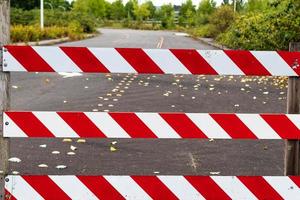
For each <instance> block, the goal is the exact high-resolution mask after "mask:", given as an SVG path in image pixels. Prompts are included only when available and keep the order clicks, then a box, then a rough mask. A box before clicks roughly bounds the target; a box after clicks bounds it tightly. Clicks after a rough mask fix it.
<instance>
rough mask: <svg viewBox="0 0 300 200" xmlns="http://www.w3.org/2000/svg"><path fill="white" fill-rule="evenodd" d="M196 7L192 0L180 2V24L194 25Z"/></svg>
mask: <svg viewBox="0 0 300 200" xmlns="http://www.w3.org/2000/svg"><path fill="white" fill-rule="evenodd" d="M195 14H196V8H195V6H194V5H193V1H192V0H186V2H184V3H182V5H181V8H180V11H179V24H180V25H181V26H195V24H196V23H195Z"/></svg>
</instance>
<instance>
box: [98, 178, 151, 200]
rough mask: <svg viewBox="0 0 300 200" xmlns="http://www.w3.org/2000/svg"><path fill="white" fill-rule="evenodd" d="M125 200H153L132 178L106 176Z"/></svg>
mask: <svg viewBox="0 0 300 200" xmlns="http://www.w3.org/2000/svg"><path fill="white" fill-rule="evenodd" d="M104 178H105V179H106V180H107V181H108V182H109V183H110V184H111V185H112V186H113V187H114V188H115V189H116V190H117V191H118V192H119V193H120V194H121V195H122V196H123V197H124V198H125V199H143V200H146V199H152V198H151V197H150V196H149V195H148V194H147V193H146V192H145V191H144V190H143V189H142V188H141V187H140V186H139V185H138V184H137V183H136V182H135V181H134V180H133V179H132V178H131V177H130V176H104Z"/></svg>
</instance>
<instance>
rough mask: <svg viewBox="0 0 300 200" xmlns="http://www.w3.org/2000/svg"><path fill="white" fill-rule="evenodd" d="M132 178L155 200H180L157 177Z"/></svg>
mask: <svg viewBox="0 0 300 200" xmlns="http://www.w3.org/2000/svg"><path fill="white" fill-rule="evenodd" d="M131 178H132V179H133V180H134V181H135V182H136V183H137V184H138V185H139V186H140V187H141V188H143V190H144V191H145V192H146V193H147V194H148V195H149V196H150V197H151V198H152V199H154V200H160V199H163V200H173V199H178V198H177V197H176V196H175V195H174V194H173V193H172V191H171V190H170V189H169V188H168V187H167V186H166V185H165V184H163V182H161V180H159V178H157V177H156V176H131Z"/></svg>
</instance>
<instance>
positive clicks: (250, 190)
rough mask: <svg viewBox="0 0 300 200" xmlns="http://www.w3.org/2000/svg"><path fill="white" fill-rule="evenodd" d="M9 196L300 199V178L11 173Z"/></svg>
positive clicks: (47, 199) (36, 199)
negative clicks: (21, 174) (20, 174)
mask: <svg viewBox="0 0 300 200" xmlns="http://www.w3.org/2000/svg"><path fill="white" fill-rule="evenodd" d="M7 178H8V181H7V182H6V183H5V189H6V197H10V198H7V199H17V200H29V199H34V200H42V199H45V200H52V199H59V200H64V199H74V200H80V199H82V200H86V199H90V200H92V199H104V200H106V199H107V200H111V199H113V200H118V199H127V200H130V199H141V200H146V199H164V200H171V199H184V200H197V199H200V200H203V199H208V200H221V199H222V200H226V199H236V200H239V199H243V200H256V199H270V200H279V199H285V200H297V199H299V198H300V188H299V187H300V177H270V176H264V177H262V176H255V177H245V176H233V177H231V176H230V177H229V176H228V177H226V176H223V177H222V176H211V177H208V176H8V177H7Z"/></svg>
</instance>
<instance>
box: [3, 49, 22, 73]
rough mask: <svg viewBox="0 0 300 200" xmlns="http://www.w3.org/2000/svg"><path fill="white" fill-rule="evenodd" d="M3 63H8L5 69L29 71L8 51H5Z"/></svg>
mask: <svg viewBox="0 0 300 200" xmlns="http://www.w3.org/2000/svg"><path fill="white" fill-rule="evenodd" d="M3 63H6V64H7V66H6V67H4V66H3V71H11V72H13V71H27V70H26V69H25V68H24V67H23V65H21V63H19V61H17V59H15V58H14V57H13V56H12V55H11V54H10V53H9V52H8V51H6V52H3Z"/></svg>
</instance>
